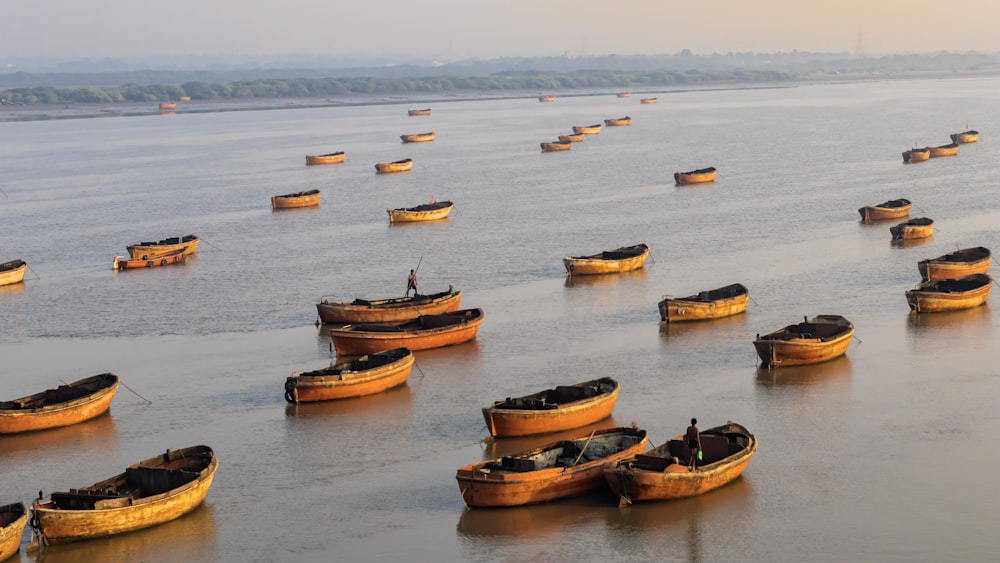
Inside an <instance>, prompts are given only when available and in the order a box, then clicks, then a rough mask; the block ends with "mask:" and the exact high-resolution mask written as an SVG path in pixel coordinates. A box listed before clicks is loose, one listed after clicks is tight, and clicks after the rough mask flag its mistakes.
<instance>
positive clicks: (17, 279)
mask: <svg viewBox="0 0 1000 563" xmlns="http://www.w3.org/2000/svg"><path fill="white" fill-rule="evenodd" d="M27 271H28V263H27V262H25V261H24V260H11V261H10V262H4V263H3V264H2V265H0V286H2V285H13V284H15V283H21V282H23V281H24V273H25V272H27Z"/></svg>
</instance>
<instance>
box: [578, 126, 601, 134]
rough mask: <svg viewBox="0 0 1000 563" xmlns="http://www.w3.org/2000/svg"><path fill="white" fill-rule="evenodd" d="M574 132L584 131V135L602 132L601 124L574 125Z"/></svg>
mask: <svg viewBox="0 0 1000 563" xmlns="http://www.w3.org/2000/svg"><path fill="white" fill-rule="evenodd" d="M573 132H574V133H577V134H579V133H583V134H584V135H597V134H598V133H600V132H601V124H600V123H595V124H593V125H574V126H573Z"/></svg>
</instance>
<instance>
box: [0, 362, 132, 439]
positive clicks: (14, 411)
mask: <svg viewBox="0 0 1000 563" xmlns="http://www.w3.org/2000/svg"><path fill="white" fill-rule="evenodd" d="M118 384H119V381H118V376H117V375H115V374H113V373H102V374H100V375H94V376H91V377H85V378H83V379H80V380H78V381H74V382H73V383H67V384H65V385H60V386H58V387H56V388H55V389H46V390H45V391H42V392H40V393H35V394H34V395H28V396H27V397H21V398H19V399H14V400H11V401H3V402H0V434H13V433H16V432H30V431H33V430H45V429H47V428H58V427H60V426H69V425H71V424H78V423H80V422H84V421H87V420H90V419H92V418H95V417H98V416H100V415H102V414H104V413H105V412H107V410H108V409H109V408H111V400H112V399H114V397H115V391H117V390H118Z"/></svg>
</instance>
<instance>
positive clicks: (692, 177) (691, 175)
mask: <svg viewBox="0 0 1000 563" xmlns="http://www.w3.org/2000/svg"><path fill="white" fill-rule="evenodd" d="M716 173H717V172H716V170H715V168H714V167H712V166H709V167H708V168H699V169H698V170H691V171H689V172H674V183H676V184H677V185H683V184H704V183H706V182H714V181H715V175H716Z"/></svg>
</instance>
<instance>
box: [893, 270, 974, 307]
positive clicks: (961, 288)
mask: <svg viewBox="0 0 1000 563" xmlns="http://www.w3.org/2000/svg"><path fill="white" fill-rule="evenodd" d="M991 289H993V278H991V277H989V276H988V275H986V274H972V275H971V276H964V277H961V278H957V279H946V280H937V281H925V282H922V283H921V284H920V285H918V286H917V287H915V288H913V289H911V290H909V291H907V292H906V303H907V304H908V305H909V306H910V309H911V310H912V311H913V312H915V313H937V312H941V311H957V310H959V309H971V308H973V307H978V306H980V305H982V304H983V303H985V302H986V299H987V298H988V297H989V296H990V290H991Z"/></svg>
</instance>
